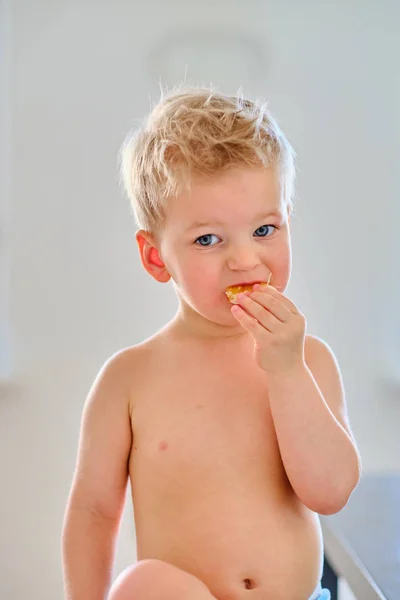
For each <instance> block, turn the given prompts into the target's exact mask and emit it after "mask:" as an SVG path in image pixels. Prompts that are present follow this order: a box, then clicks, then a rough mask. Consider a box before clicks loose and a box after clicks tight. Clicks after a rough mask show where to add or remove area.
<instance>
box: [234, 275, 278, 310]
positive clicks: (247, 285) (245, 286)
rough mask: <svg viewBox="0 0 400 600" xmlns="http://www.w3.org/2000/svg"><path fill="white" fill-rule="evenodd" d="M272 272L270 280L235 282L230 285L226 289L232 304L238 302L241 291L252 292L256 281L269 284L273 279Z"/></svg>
mask: <svg viewBox="0 0 400 600" xmlns="http://www.w3.org/2000/svg"><path fill="white" fill-rule="evenodd" d="M271 276H272V274H271V273H270V274H269V277H268V281H267V282H265V281H243V282H242V283H235V284H234V285H230V286H228V287H227V288H226V290H225V296H226V297H227V298H228V300H229V302H232V304H237V301H236V296H237V295H238V294H240V293H241V292H251V291H252V288H253V285H254V284H255V283H259V284H261V285H268V284H269V282H270V280H271Z"/></svg>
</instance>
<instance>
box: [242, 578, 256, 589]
mask: <svg viewBox="0 0 400 600" xmlns="http://www.w3.org/2000/svg"><path fill="white" fill-rule="evenodd" d="M243 583H244V587H245V589H246V590H252V589H253V588H254V587H255V586H254V582H253V581H252V580H251V579H244V580H243Z"/></svg>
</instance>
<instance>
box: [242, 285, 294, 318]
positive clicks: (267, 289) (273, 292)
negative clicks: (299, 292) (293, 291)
mask: <svg viewBox="0 0 400 600" xmlns="http://www.w3.org/2000/svg"><path fill="white" fill-rule="evenodd" d="M253 290H254V291H256V292H261V293H263V294H264V293H265V294H269V295H270V296H272V297H274V298H279V300H280V301H281V302H282V303H283V304H284V305H285V306H286V307H287V308H288V309H289V310H290V312H292V313H293V314H295V315H297V314H298V313H299V309H298V308H297V306H296V305H295V304H294V302H292V301H291V300H289V298H288V297H287V296H284V295H283V294H282V293H281V292H280V291H279V290H277V289H276V288H274V287H273V286H272V285H260V284H257V283H256V284H255V285H254V286H253Z"/></svg>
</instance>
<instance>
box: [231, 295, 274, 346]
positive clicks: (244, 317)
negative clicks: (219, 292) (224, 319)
mask: <svg viewBox="0 0 400 600" xmlns="http://www.w3.org/2000/svg"><path fill="white" fill-rule="evenodd" d="M231 313H232V314H233V316H234V317H235V319H237V320H238V321H239V323H240V324H241V325H242V327H243V328H244V329H246V330H247V331H248V332H249V333H251V335H252V336H253V337H254V338H255V339H256V340H261V336H262V335H264V336H265V334H266V333H267V332H268V330H267V329H266V328H265V327H264V326H263V325H261V324H260V323H259V322H258V321H257V319H255V318H254V317H251V316H250V315H248V314H247V313H246V311H245V310H244V309H243V308H242V307H241V306H239V305H238V304H234V305H233V306H232V307H231Z"/></svg>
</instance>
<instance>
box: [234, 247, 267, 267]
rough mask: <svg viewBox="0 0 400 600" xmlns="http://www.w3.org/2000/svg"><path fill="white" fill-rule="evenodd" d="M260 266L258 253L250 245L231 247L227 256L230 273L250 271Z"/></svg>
mask: <svg viewBox="0 0 400 600" xmlns="http://www.w3.org/2000/svg"><path fill="white" fill-rule="evenodd" d="M259 264H260V259H259V256H258V253H257V252H256V250H255V249H254V247H252V245H251V244H248V243H247V244H245V243H244V244H241V245H240V246H239V245H236V246H235V247H232V249H231V250H230V252H229V256H228V267H229V268H230V269H231V270H232V271H252V270H254V267H256V266H257V265H259Z"/></svg>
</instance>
